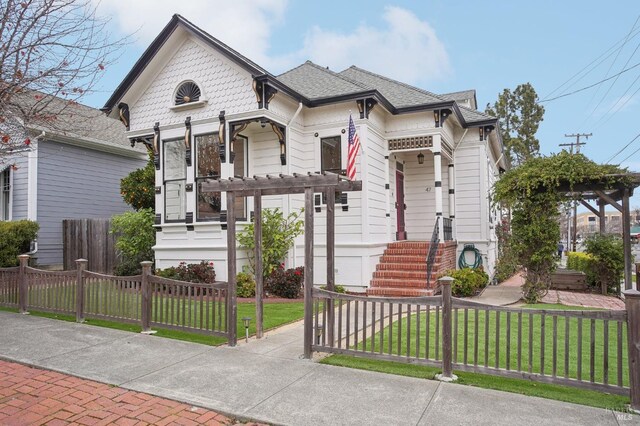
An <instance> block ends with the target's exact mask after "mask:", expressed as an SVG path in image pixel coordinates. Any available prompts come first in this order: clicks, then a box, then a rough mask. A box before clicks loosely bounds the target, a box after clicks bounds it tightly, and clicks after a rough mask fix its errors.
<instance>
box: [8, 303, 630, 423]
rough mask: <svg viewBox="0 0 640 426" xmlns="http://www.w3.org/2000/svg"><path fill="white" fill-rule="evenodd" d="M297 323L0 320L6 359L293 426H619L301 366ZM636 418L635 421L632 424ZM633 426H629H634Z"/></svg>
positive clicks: (555, 405) (550, 406) (604, 416)
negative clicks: (115, 324) (167, 334)
mask: <svg viewBox="0 0 640 426" xmlns="http://www.w3.org/2000/svg"><path fill="white" fill-rule="evenodd" d="M301 342H302V326H301V324H300V323H297V324H294V325H291V326H288V327H286V328H283V329H280V330H278V331H276V332H272V333H268V334H267V335H266V337H265V338H264V339H263V340H262V341H256V340H251V341H250V342H249V343H248V344H241V345H239V346H238V347H236V348H229V347H226V346H222V347H215V348H214V347H208V346H203V345H198V344H194V343H187V342H179V341H175V340H170V339H163V338H159V337H154V336H148V335H141V334H132V333H127V332H123V331H118V330H111V329H106V328H100V327H93V326H89V325H83V324H75V323H68V322H62V321H56V320H50V319H45V318H38V317H32V316H27V315H20V314H14V313H9V312H3V311H0V357H1V358H4V359H7V360H12V361H18V362H21V363H25V364H30V365H34V366H38V367H43V368H47V369H51V370H55V371H59V372H63V373H68V374H72V375H75V376H78V377H83V378H88V379H93V380H96V381H100V382H104V383H108V384H112V385H116V386H120V387H122V388H125V389H131V390H135V391H140V392H146V393H150V394H153V395H157V396H161V397H166V398H171V399H175V400H178V401H182V402H185V403H189V404H193V405H199V406H202V407H205V408H209V409H212V410H215V411H218V412H223V413H226V414H229V415H232V416H235V417H240V418H245V419H254V420H258V421H262V422H268V423H277V424H291V425H324V424H326V425H347V424H354V425H356V424H357V425H362V424H376V425H396V424H397V425H419V424H420V425H421V424H445V423H448V424H456V425H457V424H461V425H462V424H469V425H472V424H473V425H476V424H481V425H482V424H486V425H501V424H503V425H513V424H517V425H536V426H539V425H540V424H557V425H576V424H580V425H589V424H593V425H617V424H618V422H617V421H616V417H615V413H613V412H611V411H607V410H602V409H596V408H590V407H584V406H580V405H574V404H568V403H562V402H557V401H552V400H546V399H541V398H533V397H526V396H522V395H517V394H512V393H505V392H498V391H492V390H486V389H479V388H473V387H469V386H463V385H456V384H446V383H440V382H436V381H431V380H422V379H414V378H409V377H401V376H393V375H386V374H381V373H374V372H367V371H360V370H353V369H347V368H340V367H333V366H327V365H321V364H318V363H315V362H312V361H308V360H303V359H300V353H301V352H302V344H301ZM637 420H638V418H637V417H635V416H634V418H633V421H637ZM628 424H631V422H628Z"/></svg>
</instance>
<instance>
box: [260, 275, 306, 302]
mask: <svg viewBox="0 0 640 426" xmlns="http://www.w3.org/2000/svg"><path fill="white" fill-rule="evenodd" d="M303 281H304V268H303V267H299V268H290V269H284V268H282V267H280V268H278V269H276V270H275V271H273V272H272V273H271V275H269V277H267V279H266V280H265V283H264V289H265V292H266V293H267V294H268V295H271V296H276V297H284V298H285V299H297V298H299V297H301V296H302V283H303Z"/></svg>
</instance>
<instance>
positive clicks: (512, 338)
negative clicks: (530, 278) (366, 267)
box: [352, 305, 629, 386]
mask: <svg viewBox="0 0 640 426" xmlns="http://www.w3.org/2000/svg"><path fill="white" fill-rule="evenodd" d="M558 307H559V308H560V309H566V310H585V309H583V308H577V307H571V308H570V307H566V306H562V305H530V308H535V309H549V310H552V309H554V308H555V309H557V308H558ZM434 311H435V310H434V309H432V310H431V314H429V315H427V314H426V313H422V314H420V315H419V316H418V315H415V314H413V315H411V317H410V320H408V319H407V318H406V317H405V318H403V319H402V323H401V324H399V322H398V321H395V322H393V324H391V326H389V325H388V319H387V320H386V321H385V325H386V327H384V330H382V332H381V331H380V330H379V329H377V330H376V331H377V333H376V334H375V335H374V336H373V337H371V336H368V338H367V339H366V340H365V341H364V342H362V341H360V342H359V343H358V345H357V350H359V351H363V350H366V351H367V352H377V353H380V352H382V353H385V354H391V355H399V356H402V357H404V356H407V355H409V356H410V357H411V358H425V355H426V353H427V350H428V354H429V359H442V336H441V334H442V333H441V330H439V335H440V337H439V344H438V347H437V354H438V355H437V357H436V356H435V355H436V342H435V336H436V314H435V312H434ZM456 311H457V315H456ZM423 312H424V311H423ZM440 315H441V314H440ZM465 315H466V320H467V321H466V324H467V327H466V330H465ZM476 315H477V321H476ZM427 317H429V318H427ZM417 321H420V327H421V330H420V337H419V339H418V336H417V332H416V328H417V327H416V325H417ZM567 321H568V324H567ZM487 322H488V326H487ZM498 322H499V334H498V338H497V339H496V335H497V333H496V330H497V328H498ZM408 323H410V325H411V331H410V333H407V329H408V326H407V325H408ZM476 323H477V330H476ZM508 323H509V324H510V334H509V336H508V337H507V328H508V327H507V324H508ZM578 323H579V319H578V318H569V317H568V318H565V317H551V316H550V315H546V316H545V318H544V327H543V318H542V315H540V314H528V313H527V312H526V309H525V310H524V311H523V313H522V323H521V327H522V334H521V336H522V346H521V352H520V364H521V371H531V372H532V373H543V374H545V375H547V376H551V375H552V374H555V375H557V376H558V377H564V376H568V377H569V378H574V379H577V378H578V358H580V359H581V375H580V376H581V379H582V380H584V381H589V380H590V379H591V376H590V366H591V363H592V361H591V350H592V349H593V354H594V358H593V381H595V382H598V383H603V382H604V376H605V371H606V373H607V379H608V383H616V381H617V377H618V374H619V373H620V375H621V376H622V379H623V385H625V386H628V385H629V383H628V380H629V374H628V361H627V349H626V348H627V343H626V341H627V331H626V323H623V324H621V326H620V329H618V323H617V322H615V321H608V322H606V323H607V329H608V330H607V334H608V345H607V346H606V347H605V344H604V334H605V321H602V320H595V321H594V323H593V327H592V323H591V320H590V319H588V318H584V319H582V326H581V327H582V336H581V337H582V338H581V344H580V343H579V339H578V327H579V324H578ZM567 325H568V328H567ZM438 327H441V319H440V321H439V324H438ZM452 327H453V334H452V339H453V362H454V363H456V362H457V363H463V362H464V361H465V360H466V363H467V364H470V365H473V364H477V365H479V366H485V365H486V366H488V367H493V368H496V367H497V368H502V369H510V370H516V369H517V367H518V351H517V344H518V314H517V313H511V314H507V312H496V311H490V312H489V313H488V315H487V312H486V311H482V310H478V311H475V310H473V309H468V310H467V312H466V313H465V310H464V309H454V313H453V318H452ZM427 328H428V329H429V340H428V342H427V340H426V338H425V337H426V336H425V330H426V329H427ZM554 330H555V335H556V339H557V340H556V345H555V352H556V363H555V364H556V365H555V372H554V370H553V369H554V361H553V353H554V344H553V343H554ZM592 330H593V335H594V344H593V348H592V347H591V333H592ZM465 331H466V332H465ZM487 331H488V333H487ZM567 331H568V340H569V345H568V364H569V365H568V369H567V370H566V371H565V335H566V333H567ZM618 332H620V336H621V348H622V351H621V354H620V355H621V356H620V358H621V363H620V369H621V371H620V372H619V371H618ZM476 334H477V345H476ZM487 337H488V344H486V342H485V338H487ZM529 337H531V344H530V341H529ZM399 338H401V341H402V343H401V344H400V345H398V339H399ZM407 338H408V339H409V344H407ZM389 339H391V340H392V345H391V346H390V345H389ZM507 342H509V343H510V344H509V347H508V348H507ZM372 345H373V348H372ZM579 346H580V352H579V350H578V347H579ZM465 347H466V358H465ZM542 348H543V349H542ZM352 349H356V347H352ZM605 353H606V354H607V359H606V361H605V357H604V355H605ZM496 354H497V355H498V359H497V361H496ZM530 356H531V358H529V357H530ZM476 357H477V358H476Z"/></svg>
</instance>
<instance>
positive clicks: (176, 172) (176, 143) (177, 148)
mask: <svg viewBox="0 0 640 426" xmlns="http://www.w3.org/2000/svg"><path fill="white" fill-rule="evenodd" d="M163 148H164V149H163V154H164V156H163V157H164V163H163V168H162V169H163V171H164V219H165V221H167V222H179V221H183V220H184V219H185V211H186V208H187V206H186V201H187V198H186V193H185V190H186V181H187V164H186V162H185V153H186V147H185V145H184V139H182V138H180V139H174V140H166V141H164V146H163Z"/></svg>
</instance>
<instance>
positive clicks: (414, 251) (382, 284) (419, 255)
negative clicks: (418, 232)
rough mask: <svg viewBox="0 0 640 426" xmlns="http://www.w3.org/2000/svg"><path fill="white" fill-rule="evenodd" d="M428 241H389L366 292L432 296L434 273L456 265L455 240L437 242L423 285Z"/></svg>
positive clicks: (436, 275) (435, 285) (391, 295)
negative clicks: (428, 279) (432, 262)
mask: <svg viewBox="0 0 640 426" xmlns="http://www.w3.org/2000/svg"><path fill="white" fill-rule="evenodd" d="M429 245H430V243H429V242H426V241H398V242H394V243H390V244H389V245H388V246H387V249H386V250H385V251H384V254H383V255H382V257H381V258H380V263H379V264H378V265H377V266H376V271H375V272H374V273H373V279H372V280H371V283H370V288H368V289H367V295H368V296H389V297H396V296H407V297H411V296H413V297H416V296H432V295H434V294H435V293H437V291H438V290H439V289H438V288H437V279H438V276H439V275H440V274H441V273H442V272H444V271H446V270H448V269H454V268H455V265H456V247H457V244H456V242H455V241H448V242H446V243H440V244H438V248H437V250H436V257H435V260H434V265H433V269H432V271H431V277H430V282H429V285H428V286H427V256H428V254H429Z"/></svg>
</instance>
